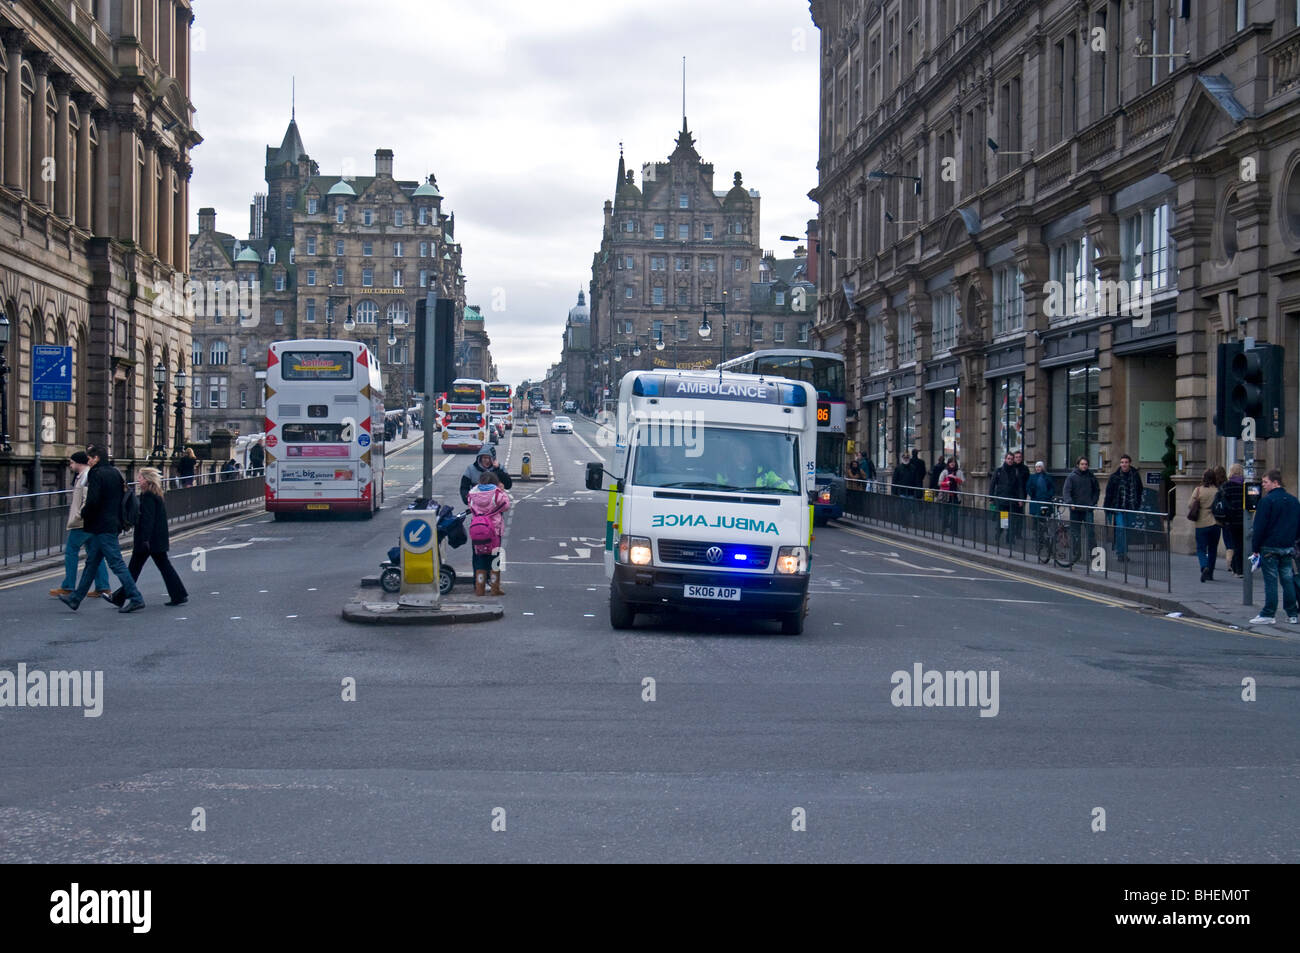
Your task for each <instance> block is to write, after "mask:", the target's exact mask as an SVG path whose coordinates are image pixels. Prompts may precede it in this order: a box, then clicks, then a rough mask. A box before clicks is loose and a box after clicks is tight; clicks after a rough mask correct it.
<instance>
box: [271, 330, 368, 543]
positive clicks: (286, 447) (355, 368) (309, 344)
mask: <svg viewBox="0 0 1300 953" xmlns="http://www.w3.org/2000/svg"><path fill="white" fill-rule="evenodd" d="M265 449H266V508H267V510H268V511H269V512H271V513H274V514H275V516H276V519H279V518H280V517H281V514H284V513H294V512H308V511H321V512H344V513H364V514H365V515H366V517H367V518H369V517H372V516H374V515H375V511H376V510H378V509H379V508H380V507H381V506H382V505H383V503H384V384H383V377H382V375H381V373H380V368H379V361H378V359H377V358H376V357H375V354H374V352H373V351H371V350H370V348H368V347H366V345H364V344H362V343H360V342H359V341H324V340H300V341H275V342H273V343H272V344H271V347H270V349H269V352H268V354H267V361H266V439H265Z"/></svg>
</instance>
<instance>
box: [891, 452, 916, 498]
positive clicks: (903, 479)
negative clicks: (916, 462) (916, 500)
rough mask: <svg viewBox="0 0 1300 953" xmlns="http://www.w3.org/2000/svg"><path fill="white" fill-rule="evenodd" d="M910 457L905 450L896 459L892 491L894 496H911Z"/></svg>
mask: <svg viewBox="0 0 1300 953" xmlns="http://www.w3.org/2000/svg"><path fill="white" fill-rule="evenodd" d="M911 483H912V457H911V454H909V453H908V452H907V451H906V450H904V451H903V455H902V456H901V457H899V458H898V466H896V467H894V478H893V491H894V496H902V497H909V496H911V495H912V490H911Z"/></svg>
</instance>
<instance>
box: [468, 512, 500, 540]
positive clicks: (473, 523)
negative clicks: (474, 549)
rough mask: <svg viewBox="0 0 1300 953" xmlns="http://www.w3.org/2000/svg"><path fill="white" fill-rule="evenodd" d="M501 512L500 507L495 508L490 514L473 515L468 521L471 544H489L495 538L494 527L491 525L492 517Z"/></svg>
mask: <svg viewBox="0 0 1300 953" xmlns="http://www.w3.org/2000/svg"><path fill="white" fill-rule="evenodd" d="M499 512H501V507H499V506H498V507H497V508H496V509H495V510H493V511H492V512H491V513H475V514H474V515H473V516H472V517H470V521H469V538H470V542H473V543H490V542H492V541H493V540H494V539H496V536H497V530H496V526H495V525H493V523H492V517H493V516H495V515H496V514H497V513H499Z"/></svg>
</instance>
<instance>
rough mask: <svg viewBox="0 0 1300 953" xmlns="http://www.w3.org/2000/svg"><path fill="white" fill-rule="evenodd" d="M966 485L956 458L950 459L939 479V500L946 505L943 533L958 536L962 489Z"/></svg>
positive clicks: (964, 475)
mask: <svg viewBox="0 0 1300 953" xmlns="http://www.w3.org/2000/svg"><path fill="white" fill-rule="evenodd" d="M965 484H966V474H964V473H962V472H961V468H960V467H959V466H958V465H957V458H956V457H949V458H948V463H947V464H946V465H945V467H944V471H943V476H941V477H939V493H940V495H939V497H938V500H939V501H940V502H942V503H943V504H944V510H943V531H944V532H945V533H952V534H954V535H955V534H956V532H957V510H958V508H959V507H960V506H961V495H960V494H961V488H962V487H963V486H964V485H965Z"/></svg>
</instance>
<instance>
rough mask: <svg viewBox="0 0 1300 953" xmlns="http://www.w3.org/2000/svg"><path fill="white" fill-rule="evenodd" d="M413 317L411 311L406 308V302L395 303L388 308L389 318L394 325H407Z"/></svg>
mask: <svg viewBox="0 0 1300 953" xmlns="http://www.w3.org/2000/svg"><path fill="white" fill-rule="evenodd" d="M410 317H411V311H410V309H409V308H408V307H407V306H406V302H405V301H394V302H393V303H392V304H390V305H389V306H388V318H389V319H390V320H391V321H392V322H393V323H394V324H406V323H408V322H409V320H410Z"/></svg>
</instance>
